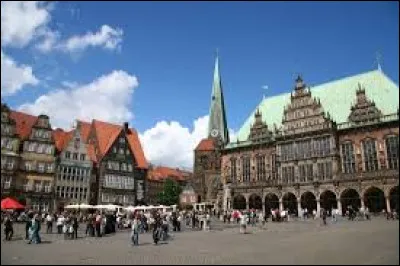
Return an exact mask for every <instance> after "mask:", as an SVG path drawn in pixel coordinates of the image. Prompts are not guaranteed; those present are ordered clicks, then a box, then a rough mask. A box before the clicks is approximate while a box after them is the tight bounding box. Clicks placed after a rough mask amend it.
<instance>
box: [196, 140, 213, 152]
mask: <svg viewBox="0 0 400 266" xmlns="http://www.w3.org/2000/svg"><path fill="white" fill-rule="evenodd" d="M213 150H215V146H214V141H213V140H212V139H202V140H201V141H200V143H199V144H198V145H197V147H196V149H195V151H213Z"/></svg>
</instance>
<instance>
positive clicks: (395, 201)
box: [389, 186, 400, 213]
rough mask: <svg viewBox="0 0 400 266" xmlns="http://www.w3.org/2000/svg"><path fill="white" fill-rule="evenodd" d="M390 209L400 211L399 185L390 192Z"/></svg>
mask: <svg viewBox="0 0 400 266" xmlns="http://www.w3.org/2000/svg"><path fill="white" fill-rule="evenodd" d="M389 201H390V209H391V210H392V212H393V211H396V212H397V213H399V207H400V206H399V186H395V187H393V188H392V189H391V190H390V192H389Z"/></svg>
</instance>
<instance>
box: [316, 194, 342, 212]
mask: <svg viewBox="0 0 400 266" xmlns="http://www.w3.org/2000/svg"><path fill="white" fill-rule="evenodd" d="M319 201H320V204H321V208H324V209H325V210H327V211H328V212H329V213H332V209H337V207H338V206H337V198H336V194H335V193H334V192H332V191H331V190H325V191H324V192H322V193H321V195H320V197H319Z"/></svg>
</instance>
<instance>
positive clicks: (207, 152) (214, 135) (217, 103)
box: [192, 56, 229, 204]
mask: <svg viewBox="0 0 400 266" xmlns="http://www.w3.org/2000/svg"><path fill="white" fill-rule="evenodd" d="M227 143H229V133H228V127H227V122H226V115H225V106H224V96H223V92H222V82H221V76H220V73H219V59H218V56H217V58H216V59H215V68H214V78H213V85H212V94H211V106H210V114H209V123H208V135H207V138H205V139H202V140H201V141H200V143H199V144H198V145H197V147H196V149H195V151H194V167H193V169H194V174H193V181H192V185H193V188H194V190H195V191H196V193H197V194H198V195H199V197H198V200H197V201H198V202H205V201H206V202H211V203H215V204H216V203H217V202H218V195H217V192H218V189H219V188H220V186H221V178H220V177H221V167H220V166H221V150H222V149H223V147H224V146H225V145H226V144H227Z"/></svg>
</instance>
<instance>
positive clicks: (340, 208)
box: [336, 199, 343, 215]
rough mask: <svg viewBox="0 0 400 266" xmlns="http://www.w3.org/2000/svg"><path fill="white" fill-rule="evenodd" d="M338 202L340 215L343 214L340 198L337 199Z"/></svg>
mask: <svg viewBox="0 0 400 266" xmlns="http://www.w3.org/2000/svg"><path fill="white" fill-rule="evenodd" d="M336 202H337V209H338V210H339V213H340V215H343V214H342V203H341V202H340V199H337V200H336Z"/></svg>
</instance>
